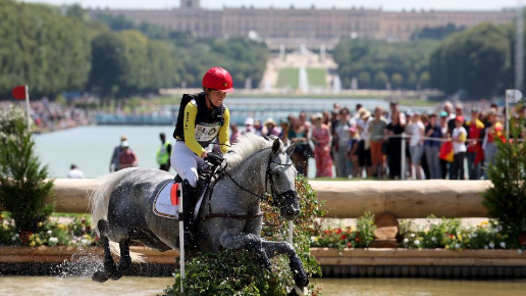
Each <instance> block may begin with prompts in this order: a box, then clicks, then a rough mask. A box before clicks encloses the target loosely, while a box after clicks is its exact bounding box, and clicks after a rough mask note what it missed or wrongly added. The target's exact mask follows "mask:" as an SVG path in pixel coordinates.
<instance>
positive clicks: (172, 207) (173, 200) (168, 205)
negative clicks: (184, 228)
mask: <svg viewBox="0 0 526 296" xmlns="http://www.w3.org/2000/svg"><path fill="white" fill-rule="evenodd" d="M178 186H182V185H180V184H177V185H175V183H174V182H173V181H172V182H169V183H168V184H166V185H164V187H163V189H161V190H160V191H159V192H158V193H157V196H156V197H155V199H154V202H153V212H154V213H155V214H156V215H157V216H160V217H164V218H169V219H174V220H178V219H179V198H178V197H177V194H176V193H177V192H176V191H177V187H178Z"/></svg>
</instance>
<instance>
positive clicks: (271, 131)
mask: <svg viewBox="0 0 526 296" xmlns="http://www.w3.org/2000/svg"><path fill="white" fill-rule="evenodd" d="M276 125H277V124H276V122H275V121H274V119H272V118H271V117H269V118H267V120H265V127H266V134H265V135H266V136H267V137H270V136H275V137H279V134H280V132H281V131H280V130H279V129H278V128H277V127H276Z"/></svg>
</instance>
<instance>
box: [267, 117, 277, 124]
mask: <svg viewBox="0 0 526 296" xmlns="http://www.w3.org/2000/svg"><path fill="white" fill-rule="evenodd" d="M267 124H273V125H276V122H275V121H274V119H273V118H272V117H269V118H267V120H265V123H264V125H267Z"/></svg>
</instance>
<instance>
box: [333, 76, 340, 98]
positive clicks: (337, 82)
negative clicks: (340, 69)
mask: <svg viewBox="0 0 526 296" xmlns="http://www.w3.org/2000/svg"><path fill="white" fill-rule="evenodd" d="M332 92H333V93H334V94H339V93H341V92H342V81H341V80H340V75H334V78H333V79H332Z"/></svg>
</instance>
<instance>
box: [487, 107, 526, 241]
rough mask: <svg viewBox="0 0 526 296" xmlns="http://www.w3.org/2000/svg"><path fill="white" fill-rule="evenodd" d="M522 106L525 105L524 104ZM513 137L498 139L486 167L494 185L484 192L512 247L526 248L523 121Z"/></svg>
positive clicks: (513, 127)
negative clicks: (489, 162)
mask: <svg viewBox="0 0 526 296" xmlns="http://www.w3.org/2000/svg"><path fill="white" fill-rule="evenodd" d="M521 105H522V104H521ZM510 131H511V139H510V141H509V142H506V143H503V142H501V141H496V144H497V154H496V155H495V160H494V165H490V166H489V167H488V168H486V170H487V174H488V178H489V179H490V180H491V182H492V186H491V187H490V188H488V189H487V190H486V192H484V202H483V203H484V206H485V207H486V208H487V209H488V213H489V214H490V216H491V217H494V218H496V219H497V220H498V223H499V224H500V225H501V226H502V227H503V233H504V234H505V235H508V236H509V243H510V247H512V248H522V249H524V248H526V182H525V180H526V142H524V141H522V140H520V138H521V134H522V133H524V121H523V120H515V121H514V122H513V123H512V124H511V128H510Z"/></svg>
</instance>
